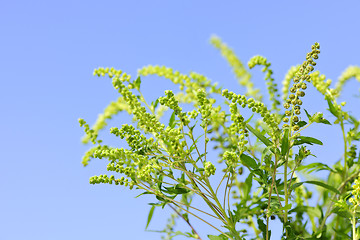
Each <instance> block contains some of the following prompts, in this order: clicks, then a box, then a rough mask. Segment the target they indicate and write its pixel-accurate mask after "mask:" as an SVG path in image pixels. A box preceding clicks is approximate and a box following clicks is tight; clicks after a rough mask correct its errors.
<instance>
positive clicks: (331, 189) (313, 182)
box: [291, 181, 340, 194]
mask: <svg viewBox="0 0 360 240" xmlns="http://www.w3.org/2000/svg"><path fill="white" fill-rule="evenodd" d="M304 183H310V184H314V185H317V186H320V187H323V188H325V189H327V190H330V191H332V192H334V193H336V194H340V192H339V190H337V189H336V188H334V187H333V186H330V185H328V184H326V183H323V182H319V181H305V182H299V183H294V184H293V185H292V186H291V190H294V189H295V188H297V187H299V186H301V185H302V184H304Z"/></svg>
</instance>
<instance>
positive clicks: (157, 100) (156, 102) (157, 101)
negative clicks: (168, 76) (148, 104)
mask: <svg viewBox="0 0 360 240" xmlns="http://www.w3.org/2000/svg"><path fill="white" fill-rule="evenodd" d="M158 104H159V98H157V99H156V101H155V103H154V110H155V108H156V107H157V105H158Z"/></svg>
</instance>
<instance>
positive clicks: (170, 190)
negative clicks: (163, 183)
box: [164, 184, 190, 194]
mask: <svg viewBox="0 0 360 240" xmlns="http://www.w3.org/2000/svg"><path fill="white" fill-rule="evenodd" d="M165 189H166V191H164V192H166V193H170V194H185V193H188V192H190V190H189V189H186V188H182V187H181V184H177V185H176V186H174V187H165Z"/></svg>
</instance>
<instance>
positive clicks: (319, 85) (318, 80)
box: [310, 71, 332, 95]
mask: <svg viewBox="0 0 360 240" xmlns="http://www.w3.org/2000/svg"><path fill="white" fill-rule="evenodd" d="M310 77H311V82H312V84H313V85H314V87H315V88H316V89H317V90H318V91H319V92H320V93H321V94H323V95H325V94H326V91H327V90H329V91H331V90H330V88H329V87H330V85H331V82H332V81H331V79H328V80H326V77H325V75H324V74H321V75H320V72H319V71H315V72H313V73H311V74H310ZM325 80H326V81H325Z"/></svg>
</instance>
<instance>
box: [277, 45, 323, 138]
mask: <svg viewBox="0 0 360 240" xmlns="http://www.w3.org/2000/svg"><path fill="white" fill-rule="evenodd" d="M311 49H312V51H311V52H309V53H308V54H307V55H306V61H304V62H303V64H302V65H301V66H300V67H299V69H298V71H297V72H296V74H295V77H294V79H293V81H294V84H293V85H292V87H291V88H290V95H289V96H288V98H287V99H286V101H285V103H284V108H285V109H289V108H290V107H291V111H288V110H287V111H285V115H286V117H285V118H284V119H283V121H284V122H285V124H284V125H283V127H289V125H288V124H287V122H289V118H288V117H290V123H291V127H292V129H293V130H294V131H298V130H299V129H300V127H299V126H298V125H297V123H298V122H299V121H300V119H299V117H298V116H297V115H299V114H300V113H301V111H300V108H301V107H300V106H301V105H302V101H301V100H300V98H301V97H304V96H305V92H304V90H305V89H306V88H307V84H306V82H311V77H310V75H309V73H310V72H312V71H313V70H314V66H315V65H316V62H315V61H314V59H318V54H319V53H320V50H319V49H320V45H319V43H315V44H314V45H312V46H311Z"/></svg>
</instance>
